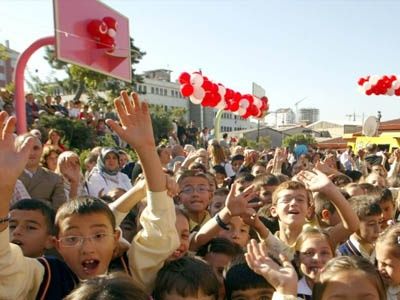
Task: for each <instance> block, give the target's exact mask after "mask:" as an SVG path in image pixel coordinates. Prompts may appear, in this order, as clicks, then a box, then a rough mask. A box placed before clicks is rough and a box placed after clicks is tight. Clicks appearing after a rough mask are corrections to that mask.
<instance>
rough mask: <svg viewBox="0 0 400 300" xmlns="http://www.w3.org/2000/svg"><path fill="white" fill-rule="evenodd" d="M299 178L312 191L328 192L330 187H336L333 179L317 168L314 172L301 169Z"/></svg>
mask: <svg viewBox="0 0 400 300" xmlns="http://www.w3.org/2000/svg"><path fill="white" fill-rule="evenodd" d="M297 180H298V181H300V182H302V183H303V184H304V185H305V186H306V188H307V189H309V190H310V191H312V192H326V190H328V189H329V188H332V187H335V186H334V184H333V183H332V181H331V180H330V179H329V178H328V177H327V176H326V175H325V174H324V173H322V172H321V171H319V170H317V169H314V170H313V172H311V171H301V172H300V173H299V174H297ZM335 188H336V187H335Z"/></svg>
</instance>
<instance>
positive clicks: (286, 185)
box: [272, 181, 313, 206]
mask: <svg viewBox="0 0 400 300" xmlns="http://www.w3.org/2000/svg"><path fill="white" fill-rule="evenodd" d="M283 190H294V191H295V190H304V191H305V192H306V193H307V200H308V205H309V206H311V205H312V202H313V196H312V193H311V192H310V191H309V190H307V189H306V187H305V185H304V184H302V183H301V182H298V181H284V182H282V183H281V184H280V185H278V187H277V188H276V190H275V191H274V193H273V194H272V205H276V203H277V202H278V194H279V193H280V192H281V191H283Z"/></svg>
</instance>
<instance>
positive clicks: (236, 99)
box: [233, 92, 242, 103]
mask: <svg viewBox="0 0 400 300" xmlns="http://www.w3.org/2000/svg"><path fill="white" fill-rule="evenodd" d="M233 99H234V100H235V102H238V103H239V101H240V99H242V94H241V93H239V92H236V93H235V95H234V96H233Z"/></svg>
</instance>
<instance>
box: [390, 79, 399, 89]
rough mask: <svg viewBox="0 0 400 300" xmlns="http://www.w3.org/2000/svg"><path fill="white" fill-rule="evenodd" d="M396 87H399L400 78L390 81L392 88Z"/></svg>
mask: <svg viewBox="0 0 400 300" xmlns="http://www.w3.org/2000/svg"><path fill="white" fill-rule="evenodd" d="M398 88H400V80H394V81H393V82H392V89H395V90H397V89H398Z"/></svg>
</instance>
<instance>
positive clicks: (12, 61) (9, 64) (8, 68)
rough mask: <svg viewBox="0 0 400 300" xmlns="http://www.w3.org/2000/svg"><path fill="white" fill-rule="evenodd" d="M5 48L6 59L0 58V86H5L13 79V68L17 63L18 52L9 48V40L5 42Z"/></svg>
mask: <svg viewBox="0 0 400 300" xmlns="http://www.w3.org/2000/svg"><path fill="white" fill-rule="evenodd" d="M4 47H5V50H6V51H7V56H8V57H7V59H5V60H2V59H0V87H5V86H6V85H7V84H9V83H10V82H12V81H13V74H14V69H15V66H16V64H17V59H18V56H19V53H18V52H17V51H15V50H13V49H11V48H10V43H9V41H6V42H5V45H4Z"/></svg>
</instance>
